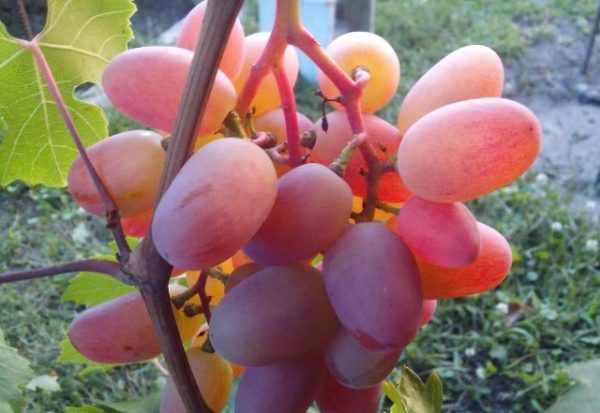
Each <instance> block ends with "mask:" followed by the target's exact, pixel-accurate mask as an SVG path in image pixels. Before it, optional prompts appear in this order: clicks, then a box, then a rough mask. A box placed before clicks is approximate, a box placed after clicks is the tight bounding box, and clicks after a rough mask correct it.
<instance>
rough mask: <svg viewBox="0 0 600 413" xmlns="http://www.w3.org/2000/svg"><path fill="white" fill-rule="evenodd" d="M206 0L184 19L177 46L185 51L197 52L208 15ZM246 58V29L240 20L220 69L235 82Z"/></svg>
mask: <svg viewBox="0 0 600 413" xmlns="http://www.w3.org/2000/svg"><path fill="white" fill-rule="evenodd" d="M206 4H207V3H206V0H204V1H201V2H200V3H198V5H196V7H194V8H193V9H192V10H191V11H190V12H189V13H188V14H187V16H185V19H183V23H182V25H181V31H180V32H179V37H178V38H177V46H179V47H183V48H184V49H189V50H192V51H193V50H195V49H196V44H197V43H198V39H199V37H200V31H201V30H202V19H203V18H204V14H205V13H206ZM243 56H244V27H243V26H242V24H241V23H240V19H235V23H234V24H233V28H232V29H231V33H230V34H229V39H227V44H226V45H225V51H224V52H223V57H222V58H221V63H220V64H219V69H221V70H222V71H223V73H225V74H226V75H227V76H228V77H229V79H231V80H234V79H235V78H237V77H238V75H239V74H240V71H241V70H242V62H243Z"/></svg>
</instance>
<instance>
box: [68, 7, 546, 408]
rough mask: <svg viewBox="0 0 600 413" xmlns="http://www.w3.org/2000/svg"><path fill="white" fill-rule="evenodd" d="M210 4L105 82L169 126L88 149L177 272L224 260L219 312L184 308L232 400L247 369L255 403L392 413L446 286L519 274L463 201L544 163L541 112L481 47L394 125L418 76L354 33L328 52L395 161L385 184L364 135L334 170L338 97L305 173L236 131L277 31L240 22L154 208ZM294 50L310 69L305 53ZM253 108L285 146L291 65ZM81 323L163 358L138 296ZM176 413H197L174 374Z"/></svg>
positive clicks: (249, 401)
mask: <svg viewBox="0 0 600 413" xmlns="http://www.w3.org/2000/svg"><path fill="white" fill-rule="evenodd" d="M205 8H206V4H205V3H204V2H203V3H200V4H199V5H198V6H197V7H196V8H194V9H193V10H192V12H190V14H189V15H188V17H187V18H186V19H185V21H184V23H183V27H182V31H181V35H180V37H179V40H178V44H177V46H178V47H154V46H150V47H141V48H137V49H133V50H129V51H127V52H124V53H122V54H120V55H119V56H117V57H116V58H114V59H113V60H112V61H111V62H110V63H109V64H108V67H107V68H106V70H105V72H104V76H103V87H104V89H105V91H106V93H107V95H108V97H109V99H110V100H111V102H112V103H113V104H114V105H115V106H116V107H117V108H118V109H119V110H120V111H122V112H123V113H124V114H125V115H127V116H129V117H131V118H132V119H134V120H136V121H138V122H140V123H142V124H144V125H146V126H148V127H150V128H153V129H155V130H156V132H151V131H141V130H140V131H130V132H125V133H121V134H118V135H115V136H111V137H109V138H108V139H106V140H104V141H102V142H100V143H98V144H96V145H94V146H93V147H92V148H90V149H89V151H88V155H89V157H90V159H91V161H92V163H93V164H94V166H95V168H96V170H97V171H98V174H99V176H100V178H101V179H102V181H103V182H104V184H105V185H106V187H107V188H108V191H109V193H110V195H111V196H112V198H113V200H114V202H115V203H116V205H117V206H118V208H119V210H120V212H121V214H122V217H123V219H122V224H123V227H124V229H125V231H126V232H127V233H128V234H129V235H132V236H136V237H143V236H144V235H145V234H146V232H147V231H148V230H149V229H150V230H151V231H152V234H153V239H154V242H155V244H156V246H157V248H158V250H159V252H160V254H161V255H162V256H163V257H164V259H165V260H167V261H168V262H169V263H170V264H172V265H173V266H174V267H175V268H176V270H174V275H178V274H181V273H183V272H185V275H186V277H187V279H188V283H189V285H190V286H193V285H194V284H195V283H196V282H197V280H198V278H199V271H201V270H203V271H209V270H210V271H209V273H211V274H212V272H211V271H213V270H216V272H217V273H218V274H219V277H218V278H219V279H217V278H209V279H208V281H207V284H206V288H205V290H206V295H208V296H210V297H211V304H212V307H213V308H212V317H211V318H210V320H208V321H209V323H208V324H206V323H205V321H206V320H205V318H206V317H205V314H202V311H195V312H194V311H193V309H194V308H198V307H201V305H200V304H201V303H200V299H199V298H198V296H192V297H188V298H189V300H188V301H187V302H185V303H179V305H177V303H176V301H177V298H181V297H182V291H181V288H182V287H179V286H177V285H174V286H173V289H172V291H171V294H172V296H173V297H174V300H173V303H174V305H173V312H174V315H175V318H176V320H177V323H178V326H179V327H180V333H181V339H182V340H184V341H185V340H189V339H192V340H193V345H192V347H191V349H190V350H188V352H187V355H188V360H189V362H190V364H191V366H192V368H193V371H194V375H195V377H196V381H197V383H198V387H199V389H200V391H201V393H202V395H203V397H204V399H205V400H206V401H207V403H208V405H209V406H210V407H211V408H212V409H213V410H214V411H216V412H218V411H221V409H222V408H223V406H224V405H225V403H226V400H227V396H228V393H229V391H230V388H231V381H232V379H233V378H234V377H237V376H238V375H240V374H241V379H240V382H239V388H238V392H237V396H236V400H235V409H236V410H235V411H236V412H241V413H254V412H261V413H265V412H266V413H268V412H277V413H280V412H288V413H289V412H298V413H302V412H304V411H306V409H307V408H308V407H309V405H310V404H311V403H312V402H313V401H315V400H316V403H317V405H318V406H319V408H320V409H321V411H322V412H323V413H336V412H344V413H352V412H360V413H369V412H374V411H375V410H376V406H377V404H378V400H379V398H380V395H381V388H380V383H381V382H382V380H384V379H385V378H386V376H387V375H388V374H389V373H390V371H391V370H392V369H393V368H394V366H395V365H396V363H397V361H398V359H399V357H400V355H401V353H402V351H403V349H404V348H405V347H406V346H407V345H408V344H409V343H410V342H411V341H412V340H413V338H414V337H415V335H416V333H417V330H418V329H419V327H420V326H421V325H423V324H424V323H427V322H428V321H429V320H430V319H431V317H432V316H433V313H434V312H435V306H436V303H437V301H436V300H438V299H446V298H452V297H461V296H465V295H469V294H474V293H479V292H482V291H485V290H488V289H490V288H493V287H495V286H496V285H498V284H499V283H500V282H501V281H502V280H503V279H504V278H505V277H506V275H507V274H508V272H509V270H510V266H511V260H512V257H511V248H510V246H509V244H508V242H507V241H506V240H505V239H504V237H503V236H502V235H501V234H499V233H498V232H497V231H495V230H494V229H493V228H490V227H489V226H486V225H485V224H483V223H480V222H478V221H477V220H476V218H475V217H474V216H473V214H472V213H471V212H470V211H469V209H468V208H467V207H466V206H465V205H464V204H463V202H464V201H467V200H470V199H473V198H476V197H479V196H482V195H485V194H487V193H489V192H491V191H493V190H495V189H497V188H499V187H501V186H503V185H506V184H507V183H509V182H511V181H513V180H514V179H516V178H517V177H518V176H520V175H521V174H522V173H523V172H525V171H526V170H527V169H528V168H529V166H530V165H531V164H532V163H533V161H534V159H535V158H536V156H537V154H538V152H539V149H540V140H541V131H540V126H539V123H538V121H537V119H536V117H535V116H534V115H533V113H532V112H531V111H530V110H529V109H527V108H526V107H524V106H522V105H520V104H518V103H516V102H513V101H510V100H507V99H503V98H501V97H500V95H501V93H502V86H503V82H504V72H503V66H502V62H501V61H500V58H499V57H498V56H497V55H496V53H495V52H494V51H492V50H491V49H489V48H487V47H484V46H476V45H474V46H467V47H464V48H461V49H458V50H456V51H454V52H453V53H450V54H449V55H448V56H446V57H444V58H443V59H442V60H440V61H439V62H438V63H437V64H436V65H435V66H433V67H432V68H431V69H430V70H429V71H428V72H427V73H425V74H424V75H423V76H422V77H421V78H420V79H419V80H418V82H417V83H416V84H415V85H414V86H413V88H412V89H411V90H410V92H409V93H408V94H407V96H406V97H405V98H404V101H403V103H402V105H401V107H400V109H399V112H398V118H397V125H392V124H390V123H388V122H386V121H385V120H383V119H382V118H380V117H378V116H377V115H376V114H375V112H376V111H377V110H379V109H381V108H383V107H384V106H386V105H387V104H388V103H389V102H390V100H391V99H392V97H393V96H394V94H395V93H396V89H397V87H398V84H399V82H400V63H399V60H398V57H397V55H396V52H395V51H394V50H393V48H392V47H391V46H390V45H389V44H388V43H387V42H386V41H385V40H384V39H382V38H381V37H379V36H377V35H375V34H371V33H359V32H357V33H348V34H345V35H342V36H340V37H338V38H337V39H335V40H334V41H333V42H332V43H331V44H330V45H329V46H328V47H327V49H326V52H327V53H328V54H329V56H330V57H331V58H332V59H333V61H334V62H335V63H336V64H337V65H339V67H340V68H341V69H342V70H343V71H344V72H345V73H347V74H348V76H354V77H355V78H356V77H360V76H361V73H362V75H366V77H367V81H366V82H365V87H364V88H363V90H362V98H361V100H360V104H361V105H360V108H361V111H362V121H363V123H364V132H365V139H366V141H365V142H366V144H368V145H370V146H371V148H372V152H371V155H372V156H373V157H374V158H375V161H376V162H379V163H380V164H383V163H387V164H388V165H391V166H392V168H390V170H389V171H386V173H382V174H381V177H380V179H378V180H377V181H376V182H375V183H373V182H370V183H369V182H367V180H365V174H366V173H367V171H368V170H369V168H370V167H371V166H372V162H373V159H371V160H369V159H366V158H365V156H364V153H363V152H362V151H358V150H357V151H355V153H353V154H352V156H351V157H350V158H349V160H348V161H347V162H345V163H343V168H341V171H340V170H336V172H338V173H335V172H334V171H333V168H330V167H328V166H329V165H330V164H332V163H336V162H337V161H338V160H339V157H340V154H341V153H342V152H343V151H344V149H345V148H347V145H348V143H349V142H350V141H351V139H353V133H352V128H351V125H350V123H349V121H348V116H347V113H346V112H345V106H344V101H343V96H342V99H332V107H333V109H334V110H333V111H332V112H330V113H328V114H327V115H326V118H327V128H323V121H322V120H321V119H319V120H317V121H316V122H314V123H313V122H312V121H311V120H309V119H308V118H307V117H306V116H304V115H302V114H300V113H298V114H297V119H298V125H299V129H300V130H299V131H300V132H306V131H312V133H313V134H314V136H313V137H316V140H315V141H314V142H312V143H311V144H310V145H307V146H310V149H309V148H305V149H304V150H305V153H304V155H305V162H304V163H303V164H301V165H300V166H297V167H295V168H291V167H290V166H288V165H282V164H280V163H277V162H274V160H273V158H272V157H270V156H269V152H268V151H266V150H265V149H263V148H262V147H261V146H259V145H258V144H257V143H256V142H255V141H254V139H253V138H254V137H253V136H251V137H239V136H224V132H223V131H224V130H229V129H223V127H222V126H223V122H224V119H225V118H226V117H227V115H228V113H230V112H231V111H232V110H233V109H234V107H235V106H236V99H237V94H238V93H240V91H241V90H242V88H243V87H244V84H245V82H246V79H247V78H248V76H249V74H250V72H251V68H252V65H253V64H254V63H255V62H256V61H257V59H258V58H259V56H260V55H261V54H262V52H263V50H264V48H265V45H266V43H267V40H268V38H269V34H268V33H257V34H253V35H250V36H246V37H245V36H244V31H243V28H242V26H241V25H240V24H239V22H236V25H235V26H234V29H233V32H232V33H231V35H230V37H229V39H228V42H227V46H226V49H225V54H224V56H223V59H222V61H221V63H220V71H219V73H218V74H217V78H216V81H215V83H214V86H213V88H212V91H211V94H210V98H209V102H208V108H207V112H206V113H207V114H206V116H205V117H204V119H203V120H202V122H201V126H200V130H199V134H200V135H199V136H198V138H197V141H196V144H195V152H194V154H193V155H192V156H191V157H190V158H189V160H188V161H187V163H186V164H185V166H184V167H183V169H181V171H180V172H179V174H178V175H177V177H176V178H175V180H174V181H173V183H172V184H171V186H170V187H169V188H168V190H167V191H166V193H165V194H164V196H163V197H162V199H161V200H160V203H158V206H157V207H156V209H155V210H154V211H152V208H153V206H154V204H155V203H156V201H157V193H158V186H159V181H160V174H161V170H162V168H163V164H164V161H165V151H164V149H163V146H164V145H162V144H161V143H162V142H161V140H162V139H163V138H162V136H168V135H169V134H170V133H171V132H173V126H174V122H175V117H176V112H177V108H178V103H179V101H180V98H181V96H182V93H183V90H184V84H185V79H186V77H187V75H188V72H189V70H190V65H191V61H192V56H193V52H192V51H191V50H190V49H192V50H193V49H194V47H195V45H196V42H197V40H198V36H199V33H200V25H201V22H202V16H203V14H204V12H205ZM282 65H283V69H284V71H285V73H286V76H287V78H288V80H289V81H290V82H291V83H292V84H293V83H294V82H295V80H296V78H297V75H298V59H297V55H296V52H295V50H294V49H293V48H291V47H288V49H287V50H286V51H285V54H284V55H283V63H282ZM319 87H320V91H321V95H322V96H328V97H337V96H338V95H339V94H340V92H339V90H338V89H337V87H336V85H335V84H334V83H333V82H332V81H331V80H330V79H329V78H328V77H327V76H325V75H324V74H321V76H320V78H319ZM252 106H253V116H252V117H248V119H247V122H248V123H247V124H246V125H245V126H246V129H249V130H250V131H254V132H256V131H258V133H260V132H270V133H271V134H272V135H273V136H274V140H275V141H276V142H274V144H275V145H279V146H281V145H282V144H283V142H285V140H286V138H287V136H286V134H287V130H286V127H285V120H284V109H282V108H281V99H280V96H279V93H278V88H277V83H276V81H275V78H273V77H272V75H270V76H269V77H267V78H266V79H265V80H264V82H263V83H262V84H261V86H260V88H259V89H258V93H257V94H256V96H254V100H253V101H252ZM373 186H374V187H373ZM69 190H70V192H71V194H72V195H73V197H74V198H75V199H76V200H77V201H78V202H79V204H80V205H81V206H82V207H83V208H85V209H86V210H88V211H89V212H91V213H94V214H102V213H103V211H104V206H103V204H102V200H101V198H100V197H99V196H98V195H97V193H96V190H95V187H94V185H93V182H92V180H91V178H90V176H89V175H88V172H87V170H86V169H85V167H84V165H83V163H82V161H81V160H80V159H78V160H77V161H75V163H74V164H73V166H72V168H71V171H70V174H69ZM369 191H375V193H376V198H377V201H378V204H377V205H376V206H377V208H378V209H377V212H376V214H375V219H374V220H367V221H370V222H360V221H364V220H362V219H357V216H359V215H357V213H358V212H360V209H361V208H362V207H363V205H362V204H363V203H364V202H365V201H363V198H365V197H366V195H367V193H368V192H369ZM390 211H395V212H396V213H390ZM224 277H225V282H224V285H223V280H222V279H221V278H224ZM183 294H184V293H183ZM69 336H70V339H71V341H72V343H73V345H74V346H75V347H76V348H77V349H78V350H79V351H80V352H81V353H83V354H84V355H85V356H86V357H89V358H90V359H93V360H97V361H100V362H107V363H130V362H138V361H142V360H147V359H149V358H153V357H156V356H158V355H159V354H160V348H159V345H158V340H157V338H156V336H155V334H154V332H153V331H152V327H151V323H150V319H149V316H148V313H147V311H146V310H145V307H144V305H143V300H142V298H141V295H140V294H139V293H132V294H129V295H126V296H122V297H119V298H117V299H114V300H112V301H109V302H107V303H104V304H102V305H99V306H96V307H92V308H90V309H88V310H87V311H85V312H83V313H82V314H80V315H79V316H78V317H77V318H76V320H75V321H74V322H73V324H72V325H71V328H70V330H69ZM211 348H213V349H214V352H211V351H209V350H210V349H211ZM242 372H243V373H242ZM161 411H162V412H164V413H170V412H171V413H172V412H183V411H184V407H183V405H182V402H181V400H180V398H179V396H178V394H177V392H176V391H175V387H174V385H173V382H172V381H171V379H169V380H168V381H167V385H166V387H165V390H164V394H163V399H162V405H161Z"/></svg>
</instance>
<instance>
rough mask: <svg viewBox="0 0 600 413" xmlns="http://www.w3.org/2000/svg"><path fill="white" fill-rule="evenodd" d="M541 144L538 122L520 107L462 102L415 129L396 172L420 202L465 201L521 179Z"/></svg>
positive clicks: (501, 101) (505, 103) (487, 100)
mask: <svg viewBox="0 0 600 413" xmlns="http://www.w3.org/2000/svg"><path fill="white" fill-rule="evenodd" d="M541 139H542V132H541V127H540V124H539V121H538V120H537V118H536V117H535V115H534V114H533V113H532V112H531V110H529V109H528V108H527V107H525V106H523V105H521V104H520V103H517V102H514V101H511V100H508V99H502V98H480V99H471V100H464V101H462V102H457V103H452V104H450V105H446V106H444V107H441V108H439V109H436V110H434V111H433V112H430V113H428V114H427V115H425V116H423V117H422V118H421V119H419V120H418V121H417V122H416V123H415V124H414V125H413V126H411V128H410V129H409V130H408V131H407V133H406V136H404V139H403V140H402V143H401V144H400V147H399V148H398V163H397V166H398V172H400V175H401V176H402V179H403V180H404V182H405V183H406V186H407V187H408V188H409V189H410V190H411V191H412V192H413V193H414V194H415V195H418V196H420V197H421V198H424V199H427V200H429V201H433V202H463V201H467V200H469V199H473V198H477V197H479V196H482V195H485V194H487V193H489V192H491V191H493V190H495V189H498V188H500V187H502V186H504V185H506V184H508V183H510V182H512V181H514V180H515V179H517V178H518V177H519V176H520V175H521V174H522V173H524V172H525V171H526V170H527V169H528V168H529V167H530V166H531V164H532V163H533V161H534V160H535V158H536V157H537V155H538V153H539V151H540V147H541Z"/></svg>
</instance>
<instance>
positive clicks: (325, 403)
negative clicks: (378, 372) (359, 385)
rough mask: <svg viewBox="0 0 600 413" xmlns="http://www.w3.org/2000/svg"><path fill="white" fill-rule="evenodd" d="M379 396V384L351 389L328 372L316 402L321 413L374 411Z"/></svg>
mask: <svg viewBox="0 0 600 413" xmlns="http://www.w3.org/2000/svg"><path fill="white" fill-rule="evenodd" d="M380 398H381V385H375V386H373V387H369V388H367V389H351V388H349V387H346V386H344V385H343V384H340V382H338V381H337V380H336V379H335V378H334V377H333V376H332V375H331V374H330V373H328V374H327V375H326V376H325V380H324V382H323V386H322V387H321V390H320V391H319V395H318V396H317V399H316V402H317V407H319V411H320V412H321V413H376V412H377V408H378V407H379V399H380Z"/></svg>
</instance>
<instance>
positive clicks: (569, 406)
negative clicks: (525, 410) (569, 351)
mask: <svg viewBox="0 0 600 413" xmlns="http://www.w3.org/2000/svg"><path fill="white" fill-rule="evenodd" d="M567 373H568V374H569V376H571V377H573V378H574V379H576V380H577V381H578V382H579V383H578V384H577V386H576V387H575V388H574V389H573V390H571V391H569V392H568V393H567V394H565V395H564V396H563V397H561V398H560V399H558V401H557V402H556V403H555V404H553V405H552V406H551V407H550V409H548V410H547V411H546V413H559V412H560V413H598V406H600V359H595V360H591V361H586V362H582V363H576V364H573V365H572V366H570V367H568V368H567Z"/></svg>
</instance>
